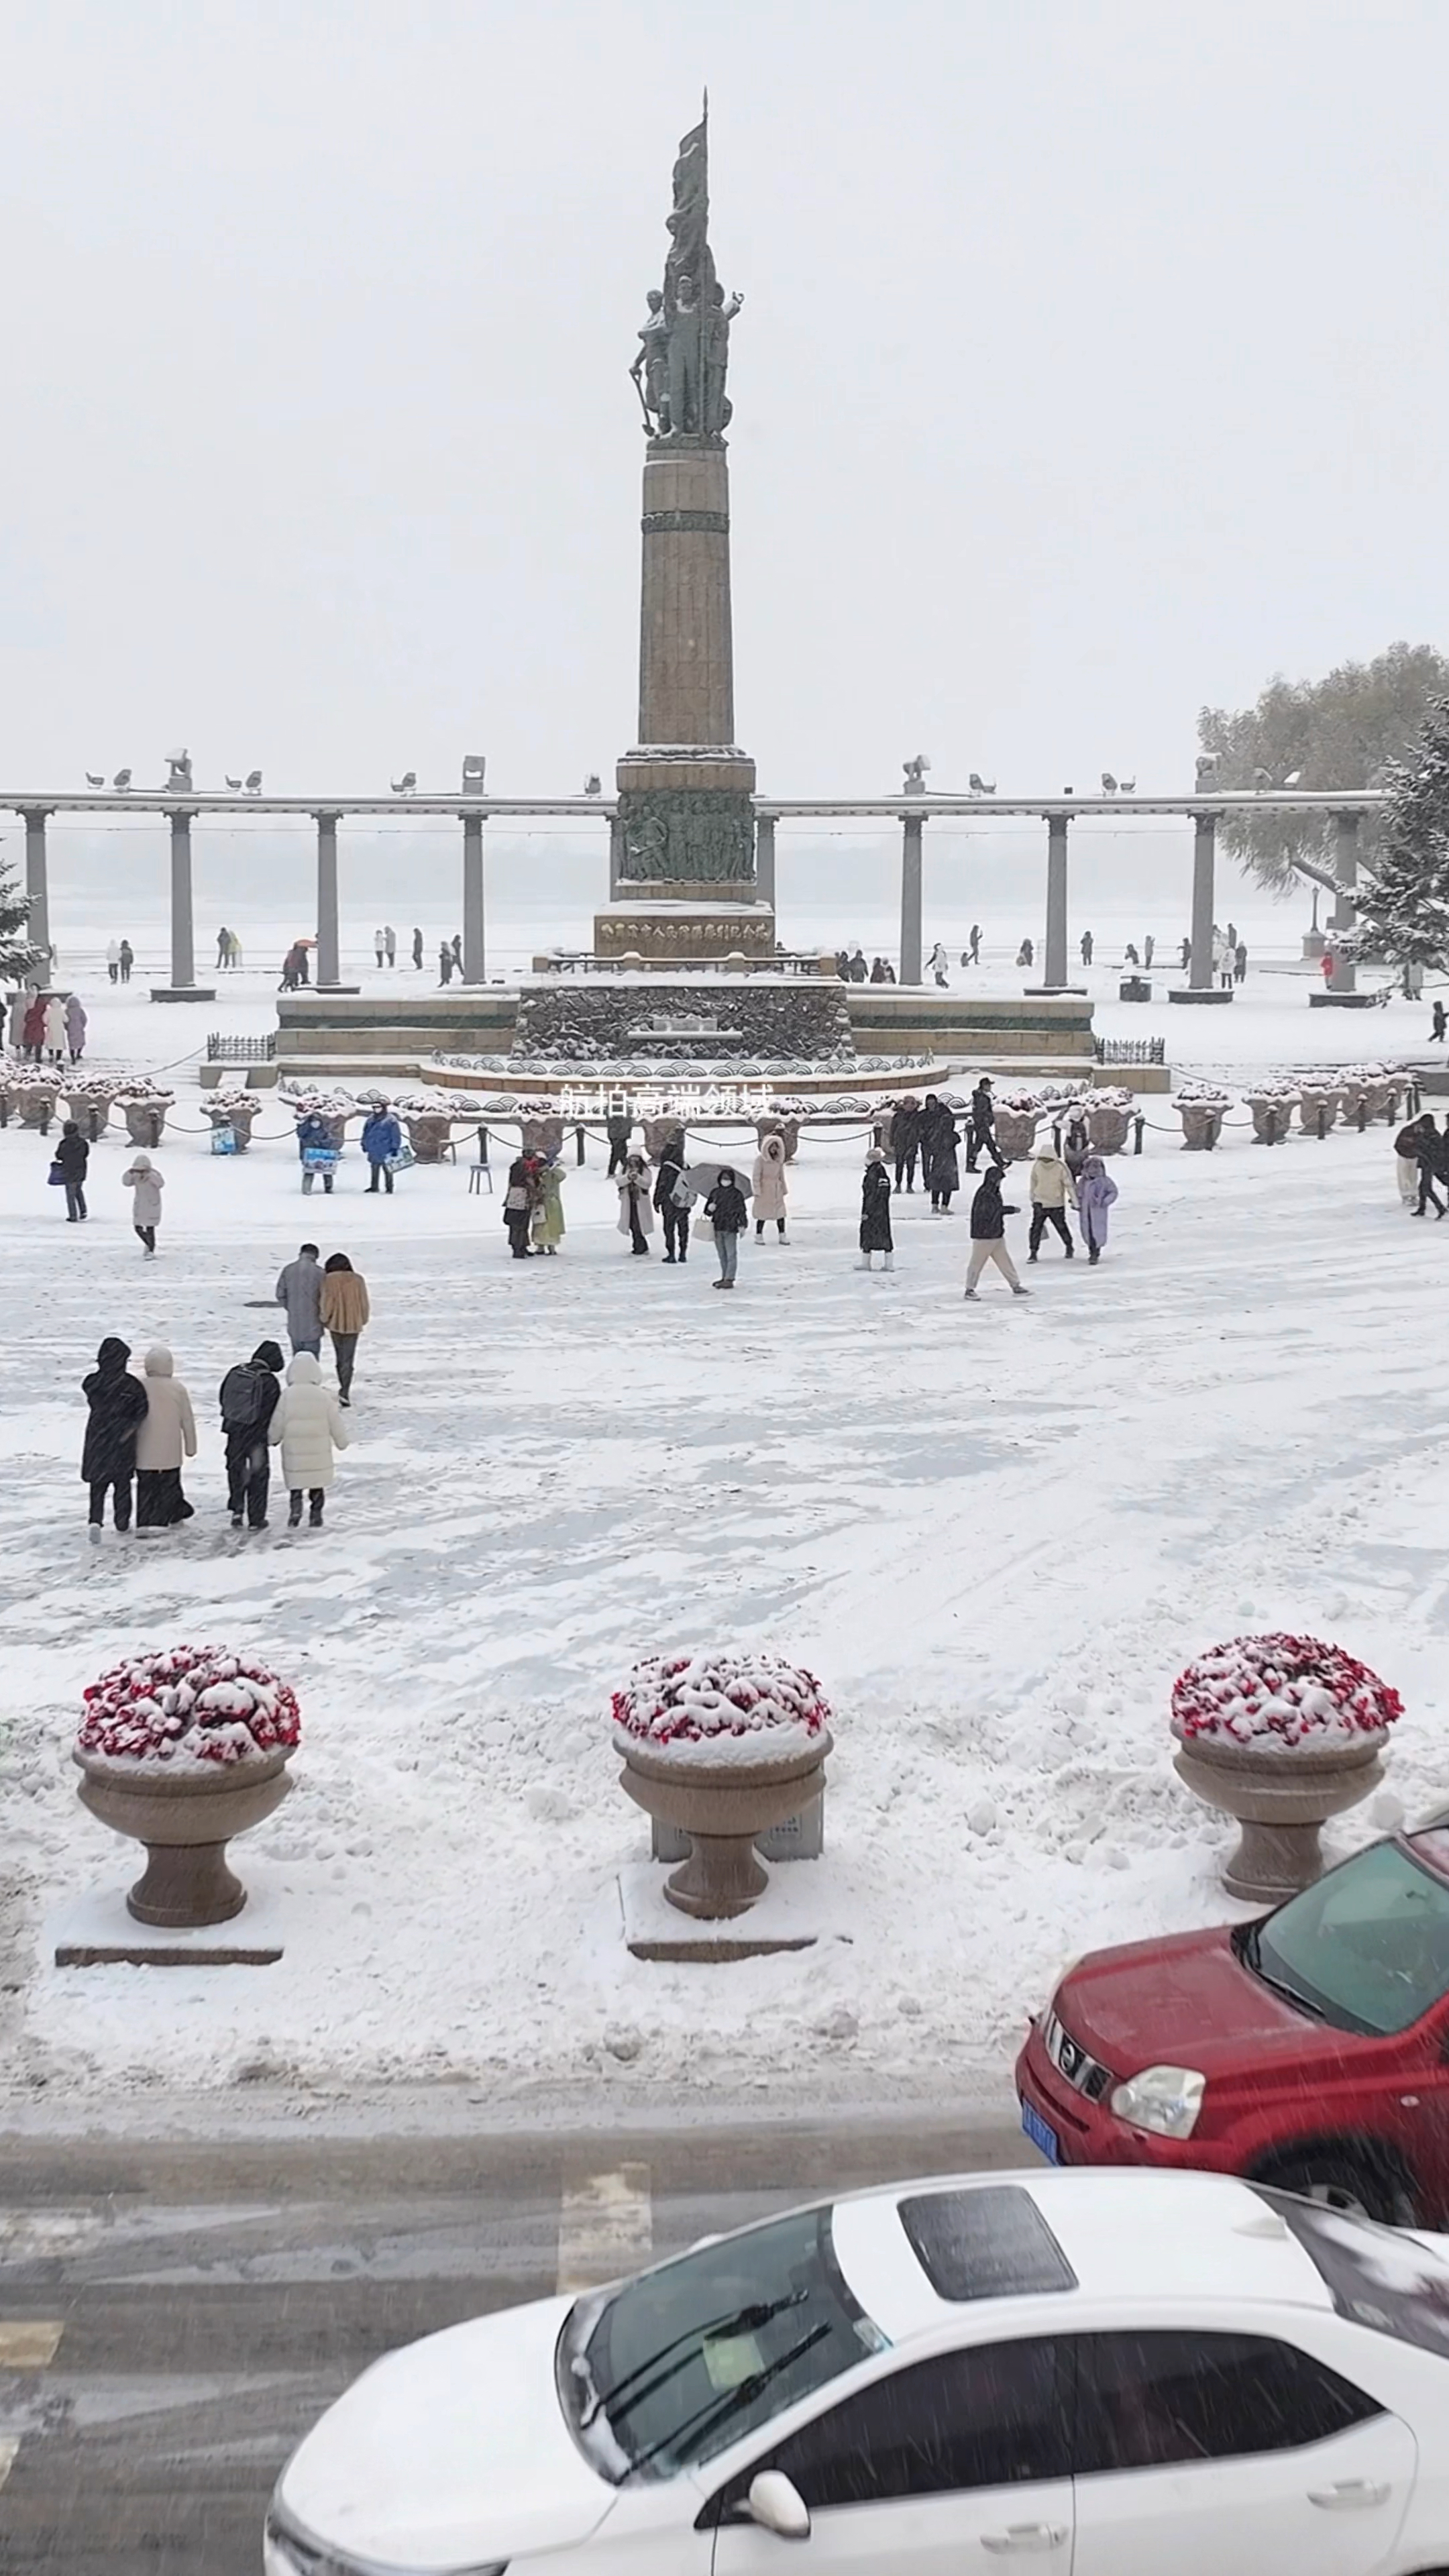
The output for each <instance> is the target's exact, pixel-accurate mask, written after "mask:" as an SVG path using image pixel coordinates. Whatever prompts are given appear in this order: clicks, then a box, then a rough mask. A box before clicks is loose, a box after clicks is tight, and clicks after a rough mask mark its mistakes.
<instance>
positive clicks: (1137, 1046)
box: [1092, 1038, 1167, 1064]
mask: <svg viewBox="0 0 1449 2576" xmlns="http://www.w3.org/2000/svg"><path fill="white" fill-rule="evenodd" d="M1092 1052H1093V1054H1094V1055H1095V1057H1096V1059H1097V1062H1098V1064H1165V1063H1166V1062H1167V1040H1166V1038H1094V1039H1093V1040H1092Z"/></svg>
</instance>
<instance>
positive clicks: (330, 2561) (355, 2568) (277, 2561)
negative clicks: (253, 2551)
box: [262, 2499, 508, 2576]
mask: <svg viewBox="0 0 1449 2576" xmlns="http://www.w3.org/2000/svg"><path fill="white" fill-rule="evenodd" d="M262 2569H263V2576H401V2571H399V2570H397V2569H393V2568H387V2567H383V2566H380V2565H379V2564H378V2562H377V2561H376V2560H375V2559H372V2558H349V2557H348V2556H347V2554H346V2552H345V2551H340V2550H333V2549H329V2548H328V2547H327V2546H326V2544H325V2542H323V2541H319V2540H314V2539H313V2537H312V2535H311V2533H310V2532H307V2531H303V2530H302V2529H301V2527H300V2526H299V2525H298V2524H297V2523H295V2522H294V2521H293V2520H292V2517H291V2515H290V2514H289V2513H288V2512H287V2511H286V2510H285V2508H284V2507H282V2506H280V2505H278V2504H277V2503H276V2501H275V2499H274V2500H273V2504H272V2509H271V2512H270V2513H269V2514H268V2516H267V2527H266V2533H265V2536H264V2538H263V2542H262ZM455 2576H508V2561H507V2559H506V2558H491V2559H490V2560H489V2561H488V2564H487V2566H486V2567H460V2568H458V2569H457V2570H456V2571H455Z"/></svg>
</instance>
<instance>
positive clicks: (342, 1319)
mask: <svg viewBox="0 0 1449 2576" xmlns="http://www.w3.org/2000/svg"><path fill="white" fill-rule="evenodd" d="M371 1313H372V1308H371V1307H370V1306H369V1304H368V1302H367V1281H366V1280H365V1279H364V1278H363V1275H362V1273H361V1271H360V1270H354V1269H353V1267H352V1264H351V1262H350V1261H349V1260H348V1258H347V1255H346V1253H345V1252H334V1253H332V1254H330V1255H329V1257H328V1261H327V1265H326V1268H325V1269H324V1270H323V1273H322V1322H323V1326H324V1329H325V1330H326V1331H327V1332H329V1333H330V1334H331V1336H332V1349H333V1353H334V1355H335V1357H336V1361H337V1401H338V1403H339V1404H350V1403H351V1402H352V1371H353V1367H354V1365H355V1363H356V1359H357V1336H358V1334H359V1333H360V1332H361V1331H362V1329H363V1326H364V1325H365V1324H366V1323H367V1321H368V1318H369V1316H370V1315H371Z"/></svg>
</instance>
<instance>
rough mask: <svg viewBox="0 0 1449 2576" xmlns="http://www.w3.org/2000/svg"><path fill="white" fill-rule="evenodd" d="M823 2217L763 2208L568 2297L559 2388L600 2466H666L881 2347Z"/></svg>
mask: <svg viewBox="0 0 1449 2576" xmlns="http://www.w3.org/2000/svg"><path fill="white" fill-rule="evenodd" d="M830 2218H831V2213H830V2211H829V2209H807V2210H797V2211H796V2212H794V2213H793V2215H792V2216H790V2217H788V2218H774V2219H770V2220H767V2222H766V2223H765V2225H764V2226H763V2227H752V2228H749V2229H747V2230H746V2231H745V2233H744V2234H743V2235H740V2236H727V2237H722V2238H721V2239H720V2241H719V2243H718V2244H714V2245H703V2246H699V2247H697V2248H696V2249H695V2251H694V2252H693V2253H690V2254H682V2255H681V2256H680V2257H679V2259H678V2261H677V2262H674V2263H664V2264H661V2265H660V2266H659V2268H658V2270H657V2271H653V2272H645V2273H643V2274H642V2275H641V2277H640V2278H639V2279H638V2280H637V2281H628V2282H626V2283H625V2285H624V2287H623V2288H622V2289H616V2290H604V2291H599V2292H597V2293H595V2294H593V2295H591V2296H590V2297H588V2298H584V2299H580V2300H579V2302H578V2304H577V2306H576V2307H574V2308H572V2309H570V2311H569V2314H568V2317H567V2319H566V2320H565V2323H564V2329H563V2333H562V2335H561V2336H560V2338H559V2346H558V2357H557V2365H556V2367H557V2375H558V2392H559V2402H560V2404H561V2405H562V2407H563V2411H564V2415H565V2417H566V2419H567V2422H568V2425H569V2428H570V2430H571V2432H572V2433H573V2436H574V2439H575V2441H576V2442H577V2443H578V2445H579V2447H580V2449H581V2450H582V2451H583V2452H584V2454H585V2456H586V2458H587V2459H588V2460H589V2461H590V2462H591V2464H592V2465H593V2467H595V2468H596V2469H597V2470H598V2471H599V2474H600V2476H601V2477H606V2478H608V2479H609V2480H610V2481H611V2483H612V2484H614V2485H615V2486H619V2485H622V2484H623V2482H624V2480H625V2479H626V2478H667V2477H673V2476H674V2475H675V2473H676V2472H677V2471H678V2470H680V2469H684V2468H688V2467H690V2466H691V2465H693V2464H694V2463H696V2462H698V2461H701V2460H710V2459H713V2458H714V2457H715V2455H716V2453H718V2452H720V2451H722V2450H724V2449H725V2448H726V2447H727V2445H728V2444H729V2443H731V2442H735V2441H738V2439H739V2438H740V2436H741V2434H743V2433H749V2432H753V2431H754V2430H755V2428H756V2427H757V2426H758V2425H761V2424H767V2423H768V2422H769V2421H770V2420H771V2418H772V2417H773V2416H775V2415H778V2414H780V2413H781V2412H782V2411H783V2409H784V2408H785V2407H787V2406H793V2405H794V2404H795V2402H796V2400H797V2399H799V2398H801V2397H806V2396H808V2395H809V2394H810V2392H811V2390H812V2389H815V2388H820V2387H822V2386H823V2385H824V2383H825V2381H826V2380H828V2379H834V2378H835V2377H836V2376H837V2375H838V2373H839V2372H841V2371H842V2370H849V2369H851V2368H852V2366H853V2365H854V2364H855V2363H856V2362H858V2361H863V2360H864V2359H865V2358H866V2355H867V2354H868V2353H872V2352H882V2351H884V2350H885V2349H886V2345H887V2342H888V2338H887V2337H886V2336H885V2335H884V2334H882V2333H881V2331H880V2328H879V2327H878V2326H877V2325H875V2324H873V2323H872V2321H871V2319H870V2318H869V2317H867V2316H866V2315H865V2314H864V2312H863V2310H862V2309H861V2308H860V2306H859V2305H858V2303H857V2301H856V2300H855V2299H854V2298H853V2297H852V2296H851V2293H850V2290H849V2289H848V2287H847V2285H846V2282H845V2278H844V2275H843V2274H842V2272H841V2270H840V2266H839V2264H838V2263H837V2261H836V2259H835V2246H834V2241H833V2238H832V2235H831V2226H830Z"/></svg>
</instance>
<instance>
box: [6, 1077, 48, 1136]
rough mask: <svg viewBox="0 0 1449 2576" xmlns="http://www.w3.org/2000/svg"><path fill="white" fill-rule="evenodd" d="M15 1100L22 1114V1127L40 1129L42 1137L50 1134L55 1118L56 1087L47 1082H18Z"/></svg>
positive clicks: (15, 1089)
mask: <svg viewBox="0 0 1449 2576" xmlns="http://www.w3.org/2000/svg"><path fill="white" fill-rule="evenodd" d="M12 1096H13V1098H14V1102H15V1106H16V1108H17V1109H18V1110H19V1112H20V1124H21V1126H22V1127H38V1128H39V1130H40V1133H41V1135H42V1136H48V1135H49V1133H50V1122H51V1120H52V1118H53V1117H54V1116H55V1086H54V1084H53V1083H47V1082H23V1081H22V1082H17V1083H16V1085H15V1087H14V1092H13V1095H12Z"/></svg>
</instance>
